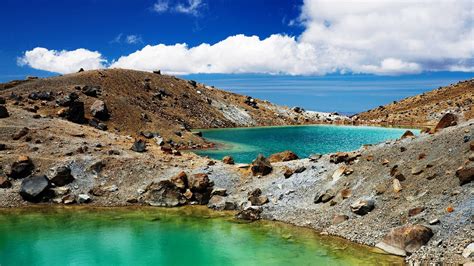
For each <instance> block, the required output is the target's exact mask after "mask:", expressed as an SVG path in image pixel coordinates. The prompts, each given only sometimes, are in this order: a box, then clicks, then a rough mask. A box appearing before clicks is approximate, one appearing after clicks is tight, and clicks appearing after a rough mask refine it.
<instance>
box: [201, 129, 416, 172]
mask: <svg viewBox="0 0 474 266" xmlns="http://www.w3.org/2000/svg"><path fill="white" fill-rule="evenodd" d="M405 131H406V129H401V128H384V127H355V126H330V125H311V126H287V127H257V128H232V129H210V130H203V131H202V133H203V136H204V137H205V138H206V139H208V140H210V141H212V142H214V143H218V144H220V145H219V146H218V149H208V150H199V151H196V153H197V154H199V155H204V156H209V157H211V158H213V159H217V160H220V159H222V157H224V156H226V155H230V156H232V157H233V158H234V160H235V161H236V162H239V163H250V162H251V161H252V160H253V159H255V158H256V157H257V155H258V154H259V153H262V154H263V155H265V156H268V155H270V154H273V153H276V152H281V151H284V150H291V151H293V152H295V153H296V154H297V155H298V156H299V157H301V158H304V157H308V156H309V155H311V154H313V153H320V154H326V153H332V152H337V151H352V150H356V149H358V148H360V147H361V146H362V145H364V144H376V143H379V142H383V141H385V140H388V139H397V138H399V137H401V136H402V135H403V133H404V132H405ZM412 131H413V132H414V133H415V134H416V133H418V130H412Z"/></svg>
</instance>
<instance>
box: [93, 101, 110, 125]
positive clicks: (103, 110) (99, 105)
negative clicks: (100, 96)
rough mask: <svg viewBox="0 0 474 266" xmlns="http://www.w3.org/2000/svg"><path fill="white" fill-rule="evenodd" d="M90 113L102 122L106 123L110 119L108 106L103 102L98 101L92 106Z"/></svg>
mask: <svg viewBox="0 0 474 266" xmlns="http://www.w3.org/2000/svg"><path fill="white" fill-rule="evenodd" d="M90 111H91V114H92V116H93V117H95V118H97V119H99V120H102V121H106V120H108V119H109V117H110V114H109V110H107V106H106V105H105V103H104V102H103V101H101V100H96V101H95V102H94V103H93V104H92V105H91V107H90Z"/></svg>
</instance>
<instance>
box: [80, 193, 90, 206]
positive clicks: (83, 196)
mask: <svg viewBox="0 0 474 266" xmlns="http://www.w3.org/2000/svg"><path fill="white" fill-rule="evenodd" d="M91 201H92V199H91V196H89V195H87V194H79V195H78V196H77V202H78V203H79V204H82V203H89V202H91Z"/></svg>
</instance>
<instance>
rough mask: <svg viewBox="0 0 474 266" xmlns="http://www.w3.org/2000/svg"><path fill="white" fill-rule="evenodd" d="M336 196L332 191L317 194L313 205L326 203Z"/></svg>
mask: <svg viewBox="0 0 474 266" xmlns="http://www.w3.org/2000/svg"><path fill="white" fill-rule="evenodd" d="M335 196H336V193H335V192H334V190H332V189H328V190H326V191H325V192H324V193H320V194H317V195H316V196H315V197H314V200H313V202H314V203H316V204H317V203H326V202H328V201H330V200H331V199H332V198H334V197H335Z"/></svg>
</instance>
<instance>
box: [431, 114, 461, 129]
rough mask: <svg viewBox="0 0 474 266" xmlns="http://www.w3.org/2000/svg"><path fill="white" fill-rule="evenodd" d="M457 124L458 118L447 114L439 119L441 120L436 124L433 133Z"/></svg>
mask: <svg viewBox="0 0 474 266" xmlns="http://www.w3.org/2000/svg"><path fill="white" fill-rule="evenodd" d="M457 124H458V117H457V116H456V115H455V114H451V113H447V114H445V115H444V116H443V117H442V118H441V120H439V122H438V124H437V125H436V127H435V129H434V132H438V131H440V130H441V129H443V128H447V127H451V126H455V125H457Z"/></svg>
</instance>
